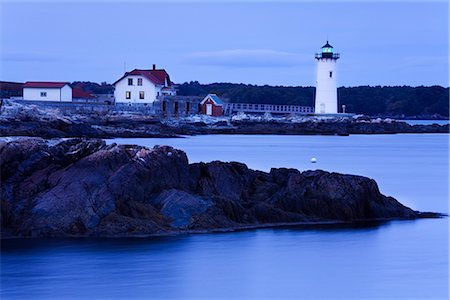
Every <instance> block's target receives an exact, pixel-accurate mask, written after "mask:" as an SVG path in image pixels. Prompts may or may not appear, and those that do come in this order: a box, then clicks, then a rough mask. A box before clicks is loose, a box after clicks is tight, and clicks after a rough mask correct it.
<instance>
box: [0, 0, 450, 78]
mask: <svg viewBox="0 0 450 300" xmlns="http://www.w3.org/2000/svg"><path fill="white" fill-rule="evenodd" d="M0 13H1V21H0V22H1V28H0V30H1V53H0V58H1V65H0V66H1V69H0V71H1V73H0V80H5V81H38V80H42V81H44V80H50V81H51V80H53V81H75V80H80V81H88V80H89V81H96V82H102V81H106V82H114V81H115V80H116V79H118V78H119V77H120V76H121V75H122V74H123V71H124V66H125V65H126V69H127V70H132V69H133V68H141V69H146V68H151V66H152V64H154V63H155V64H156V65H157V66H158V67H161V68H165V69H166V70H167V71H168V72H169V74H170V76H171V79H172V81H174V82H177V83H182V82H185V81H191V80H198V81H200V82H201V83H212V82H234V83H251V84H269V85H292V86H308V85H314V83H315V72H316V62H315V60H314V53H315V52H318V51H319V50H320V47H321V46H322V45H323V44H324V43H325V42H326V39H327V37H328V39H329V41H330V44H331V45H333V46H334V47H335V51H336V52H339V53H340V54H341V59H340V60H339V61H338V64H339V65H338V74H337V76H338V77H337V78H338V85H339V86H357V85H413V86H417V85H435V84H438V85H443V86H448V74H449V73H448V69H449V63H448V59H449V57H448V51H449V40H448V35H449V32H448V13H449V10H448V3H447V2H446V1H441V2H430V1H426V2H406V1H401V2H389V1H385V2H375V3H370V2H369V3H368V2H361V1H359V2H356V1H353V2H305V1H302V2H296V1H291V2H285V3H274V2H258V1H247V2H222V3H208V2H188V1H182V2H169V3H158V2H149V1H140V2H117V1H111V2H108V1H103V2H88V1H83V2H78V3H57V2H37V1H34V2H13V1H9V2H5V1H3V2H1V12H0Z"/></svg>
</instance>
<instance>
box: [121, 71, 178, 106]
mask: <svg viewBox="0 0 450 300" xmlns="http://www.w3.org/2000/svg"><path fill="white" fill-rule="evenodd" d="M114 87H115V90H114V97H115V99H116V103H129V104H139V103H141V104H148V103H153V102H155V101H156V98H157V97H159V96H175V95H176V90H175V87H174V84H173V83H172V81H170V77H169V74H167V72H166V70H164V69H156V66H155V65H153V68H152V69H151V70H139V69H134V70H133V71H131V72H126V73H125V74H124V75H123V76H122V77H121V78H120V79H119V80H117V81H116V82H114Z"/></svg>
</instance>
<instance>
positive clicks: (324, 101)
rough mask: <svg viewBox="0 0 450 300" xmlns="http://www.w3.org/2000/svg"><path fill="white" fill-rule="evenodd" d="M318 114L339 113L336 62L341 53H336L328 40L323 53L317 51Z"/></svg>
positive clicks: (316, 111) (316, 108) (316, 105)
mask: <svg viewBox="0 0 450 300" xmlns="http://www.w3.org/2000/svg"><path fill="white" fill-rule="evenodd" d="M316 59H317V81H316V100H315V113H316V114H337V112H338V111H337V108H338V102H337V88H336V62H337V60H338V59H339V53H334V50H333V46H331V45H330V44H329V43H328V41H327V43H326V44H325V45H324V46H323V47H322V52H321V53H316Z"/></svg>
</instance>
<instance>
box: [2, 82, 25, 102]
mask: <svg viewBox="0 0 450 300" xmlns="http://www.w3.org/2000/svg"><path fill="white" fill-rule="evenodd" d="M22 96H23V82H10V81H0V98H2V99H3V98H22Z"/></svg>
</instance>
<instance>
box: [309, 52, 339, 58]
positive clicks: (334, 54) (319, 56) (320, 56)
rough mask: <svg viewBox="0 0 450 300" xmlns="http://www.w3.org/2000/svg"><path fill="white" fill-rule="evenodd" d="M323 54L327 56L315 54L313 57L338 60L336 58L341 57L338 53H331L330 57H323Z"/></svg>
mask: <svg viewBox="0 0 450 300" xmlns="http://www.w3.org/2000/svg"><path fill="white" fill-rule="evenodd" d="M324 54H328V53H316V54H315V55H314V57H315V58H317V59H322V58H332V59H338V58H340V57H341V55H340V54H339V53H333V54H331V55H330V56H324Z"/></svg>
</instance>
